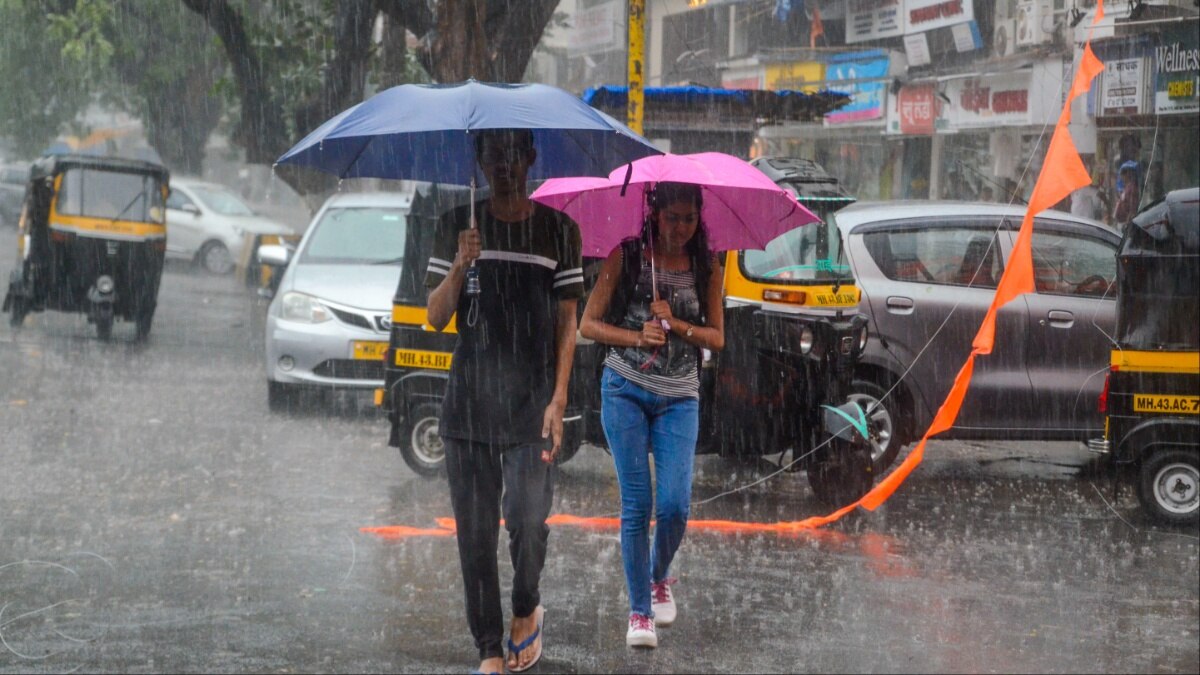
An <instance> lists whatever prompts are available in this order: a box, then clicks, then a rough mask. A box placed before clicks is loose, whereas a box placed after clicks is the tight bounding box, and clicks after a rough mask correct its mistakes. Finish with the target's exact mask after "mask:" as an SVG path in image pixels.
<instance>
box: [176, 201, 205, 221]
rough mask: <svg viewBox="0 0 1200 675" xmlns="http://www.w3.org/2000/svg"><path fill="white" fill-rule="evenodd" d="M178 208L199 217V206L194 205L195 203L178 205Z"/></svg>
mask: <svg viewBox="0 0 1200 675" xmlns="http://www.w3.org/2000/svg"><path fill="white" fill-rule="evenodd" d="M179 210H180V211H186V212H187V213H190V214H192V215H193V216H196V217H197V218H199V217H200V207H199V206H196V205H195V204H184V205H183V206H181V207H179Z"/></svg>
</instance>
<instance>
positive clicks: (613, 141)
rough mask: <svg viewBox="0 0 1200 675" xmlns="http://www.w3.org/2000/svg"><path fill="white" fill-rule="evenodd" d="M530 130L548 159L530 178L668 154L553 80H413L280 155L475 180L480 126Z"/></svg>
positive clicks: (541, 158) (347, 172) (384, 172)
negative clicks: (430, 82) (437, 82)
mask: <svg viewBox="0 0 1200 675" xmlns="http://www.w3.org/2000/svg"><path fill="white" fill-rule="evenodd" d="M485 129H530V130H532V131H533V137H534V147H535V148H536V149H537V153H538V158H537V161H536V162H534V164H533V166H532V167H531V168H530V172H529V178H530V179H531V180H538V179H543V178H555V177H563V176H607V175H608V174H609V172H611V171H612V170H613V169H614V168H616V167H617V166H620V165H621V164H626V163H628V162H632V161H633V160H635V159H640V158H642V157H646V156H648V155H659V154H662V152H661V151H660V150H658V149H657V148H655V147H654V146H653V145H651V144H650V142H649V141H647V140H646V139H644V138H642V137H641V136H639V135H637V134H636V133H634V132H633V131H632V130H630V129H629V128H628V127H626V126H625V125H623V124H621V123H620V122H618V121H616V120H615V119H613V118H612V117H611V116H609V115H607V114H605V113H603V112H601V111H599V110H596V109H595V108H592V107H591V106H589V105H587V104H586V103H584V102H583V101H581V100H579V99H578V98H576V97H574V96H572V95H571V94H569V93H567V92H565V91H563V90H561V89H558V88H556V87H551V86H548V85H544V84H489V83H483V82H476V81H474V80H470V81H467V82H463V83H459V84H442V85H425V84H405V85H400V86H398V87H393V88H391V89H388V90H386V91H382V92H380V93H378V94H376V95H375V96H372V97H371V98H369V99H367V100H366V101H363V102H362V103H359V104H358V105H356V106H354V107H352V108H350V109H348V110H345V111H343V112H341V113H339V114H338V115H337V116H335V117H333V118H332V119H330V120H329V121H327V122H325V123H324V124H322V125H321V126H320V127H318V128H317V129H316V130H315V131H313V132H312V133H311V134H309V135H308V136H307V137H305V138H304V140H302V141H300V142H299V143H297V144H296V145H295V146H294V147H293V148H292V149H291V150H288V151H287V152H286V153H284V154H283V156H282V157H280V158H279V160H278V161H277V163H278V164H292V165H296V166H306V167H311V168H314V169H317V170H320V171H324V172H326V173H331V174H333V175H335V176H337V177H339V178H391V179H408V180H423V181H430V182H438V183H453V184H456V185H470V184H471V183H472V182H473V181H474V179H475V178H476V165H475V148H474V139H473V137H472V135H471V134H472V132H477V131H483V130H485Z"/></svg>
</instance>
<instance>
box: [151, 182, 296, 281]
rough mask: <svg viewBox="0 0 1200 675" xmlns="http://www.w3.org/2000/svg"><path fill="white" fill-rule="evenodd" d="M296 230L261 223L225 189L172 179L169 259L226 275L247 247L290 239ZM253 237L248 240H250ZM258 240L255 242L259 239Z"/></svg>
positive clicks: (168, 236)
mask: <svg viewBox="0 0 1200 675" xmlns="http://www.w3.org/2000/svg"><path fill="white" fill-rule="evenodd" d="M295 234H296V233H295V231H293V230H292V228H290V227H288V226H287V225H284V224H282V223H278V222H276V221H273V220H270V219H268V218H263V217H262V216H259V215H257V214H255V213H254V210H253V209H251V208H250V207H249V206H246V204H245V202H243V201H242V200H241V198H239V197H238V195H237V193H235V192H234V191H233V190H230V189H229V188H227V187H225V186H224V185H219V184H217V183H206V182H203V181H197V180H191V179H187V178H172V179H171V193H170V195H169V196H168V197H167V257H170V258H183V259H186V260H194V261H196V262H197V263H199V264H200V266H201V267H203V268H204V269H205V271H207V272H209V273H211V274H228V273H230V272H232V271H233V268H234V266H235V265H236V263H237V261H239V260H243V259H244V258H243V255H244V254H245V253H246V252H244V251H243V250H242V249H243V247H245V245H246V242H247V241H257V240H258V239H259V238H261V237H262V236H265V235H277V236H281V237H292V236H294V235H295ZM248 235H249V236H248ZM255 235H257V236H255Z"/></svg>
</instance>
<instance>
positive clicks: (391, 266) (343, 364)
mask: <svg viewBox="0 0 1200 675" xmlns="http://www.w3.org/2000/svg"><path fill="white" fill-rule="evenodd" d="M411 205H412V197H411V196H410V195H407V194H394V193H360V194H340V195H335V196H333V197H331V198H330V199H329V200H328V201H326V202H325V204H324V206H322V207H321V210H320V211H318V212H317V215H316V216H315V217H314V218H313V222H312V225H310V226H309V228H308V231H307V232H306V233H305V234H304V238H303V239H302V240H301V241H300V245H299V246H298V247H297V249H296V253H295V255H294V256H289V257H291V258H292V259H291V260H290V261H288V260H286V259H281V258H284V256H285V255H286V254H285V250H286V249H283V248H282V247H278V246H275V247H263V248H262V249H260V258H261V259H262V260H263V262H266V263H273V264H279V263H286V264H287V271H286V272H285V273H284V275H283V278H282V279H281V280H280V284H279V289H278V291H277V292H276V294H275V297H274V299H273V300H272V301H271V305H270V307H269V309H268V310H267V323H266V358H267V400H268V402H269V403H270V407H271V409H272V410H284V409H287V408H289V407H291V406H293V405H294V404H295V402H296V400H297V396H298V394H299V393H300V392H301V391H302V390H304V389H306V388H307V389H312V388H325V389H335V388H336V389H363V390H371V389H375V388H377V387H382V386H383V360H382V359H383V352H384V350H385V349H386V348H387V344H388V332H389V330H390V329H391V317H392V296H393V295H394V294H395V292H396V286H397V284H398V282H399V280H400V273H401V266H402V263H403V259H404V242H405V234H406V230H407V223H408V212H409V208H410V206H411ZM422 271H423V270H422Z"/></svg>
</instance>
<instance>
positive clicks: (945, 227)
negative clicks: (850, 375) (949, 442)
mask: <svg viewBox="0 0 1200 675" xmlns="http://www.w3.org/2000/svg"><path fill="white" fill-rule="evenodd" d="M1023 216H1024V208H1023V207H1018V206H1007V205H1002V204H994V203H967V202H929V201H919V202H888V203H874V204H871V203H860V204H854V205H852V206H849V207H847V208H845V209H843V210H841V211H838V212H837V213H836V214H834V216H833V218H834V219H835V220H836V223H837V226H838V229H839V231H840V233H841V235H842V239H843V242H844V244H845V248H846V250H845V253H846V259H847V261H848V262H849V263H850V265H851V267H852V268H853V270H854V276H855V278H856V279H857V281H858V284H859V287H860V288H861V289H862V299H861V302H860V305H859V307H860V309H861V310H862V311H863V312H864V313H865V314H867V315H868V316H869V317H870V319H871V324H870V327H871V333H870V335H871V339H870V343H869V345H868V347H867V349H866V352H865V353H864V355H863V359H862V361H861V363H860V366H859V368H858V370H857V371H856V374H855V383H854V389H855V398H857V399H858V401H859V403H860V404H862V405H863V407H864V409H866V410H868V412H869V417H870V421H871V427H872V434H873V437H874V441H875V442H876V449H875V454H876V458H877V461H876V467H877V470H882V469H884V468H886V467H887V466H888V465H890V464H891V463H892V462H893V461H894V459H895V457H896V454H897V453H898V452H899V450H900V447H901V446H902V445H904V444H906V443H908V442H910V441H913V440H916V439H918V438H920V435H921V434H922V433H924V431H925V429H926V428H927V427H928V426H929V423H930V422H931V421H932V419H933V416H934V414H935V413H936V412H937V409H938V407H939V406H940V405H941V403H942V401H943V399H944V398H945V396H946V393H947V392H948V391H949V390H950V387H951V385H952V384H953V382H954V377H955V375H957V373H958V371H959V369H960V367H961V366H962V364H963V361H964V359H965V358H966V356H967V354H968V353H969V352H970V350H971V342H972V340H973V339H974V337H975V334H976V332H977V331H978V330H979V324H980V322H981V321H982V320H983V317H984V315H985V314H986V313H987V310H988V307H989V306H990V305H991V302H992V298H993V296H994V294H995V289H996V284H997V282H998V281H999V279H1000V275H1001V273H1003V271H1004V267H1005V264H1006V263H1007V261H1008V259H1009V256H1010V255H1011V253H1012V248H1013V245H1014V243H1015V239H1016V234H1017V231H1018V230H1019V229H1020V225H1021V219H1022V217H1023ZM1119 241H1120V236H1119V235H1118V234H1117V233H1116V232H1115V231H1113V230H1112V229H1110V228H1108V227H1107V226H1105V225H1103V224H1101V223H1098V222H1096V221H1092V220H1087V219H1084V218H1079V217H1076V216H1072V215H1069V214H1066V213H1060V212H1057V211H1047V212H1045V213H1043V214H1041V215H1040V216H1039V217H1038V218H1037V219H1036V220H1035V221H1034V229H1033V240H1032V251H1033V261H1034V276H1035V285H1036V291H1035V292H1034V293H1030V294H1027V295H1023V296H1020V297H1018V298H1017V299H1016V300H1014V301H1013V302H1011V303H1009V304H1008V305H1006V306H1005V307H1004V308H1002V309H1001V310H1000V311H999V313H998V315H997V318H996V339H995V347H994V350H993V351H992V353H991V354H990V355H987V356H981V357H979V358H977V359H976V360H975V368H974V375H973V377H972V379H971V386H970V389H969V391H968V393H967V397H966V400H965V401H964V403H963V407H962V412H961V413H959V416H958V419H957V421H956V422H955V424H954V427H953V429H951V430H950V431H948V432H947V433H945V434H943V435H941V436H939V438H969V439H1006V440H1008V439H1011V440H1016V439H1039V440H1080V441H1085V440H1086V439H1087V438H1089V437H1091V436H1094V435H1095V434H1097V433H1098V432H1099V431H1100V430H1101V429H1102V428H1103V426H1104V418H1103V416H1102V415H1101V414H1100V413H1099V411H1098V410H1097V407H1096V400H1097V396H1098V395H1099V394H1100V391H1101V389H1102V388H1103V385H1104V376H1105V373H1107V372H1108V362H1109V352H1110V349H1111V344H1112V342H1111V338H1110V336H1111V335H1112V334H1113V327H1114V325H1115V321H1116V301H1115V297H1114V291H1113V290H1112V284H1113V282H1114V280H1115V279H1116V249H1117V245H1118V243H1119Z"/></svg>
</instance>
